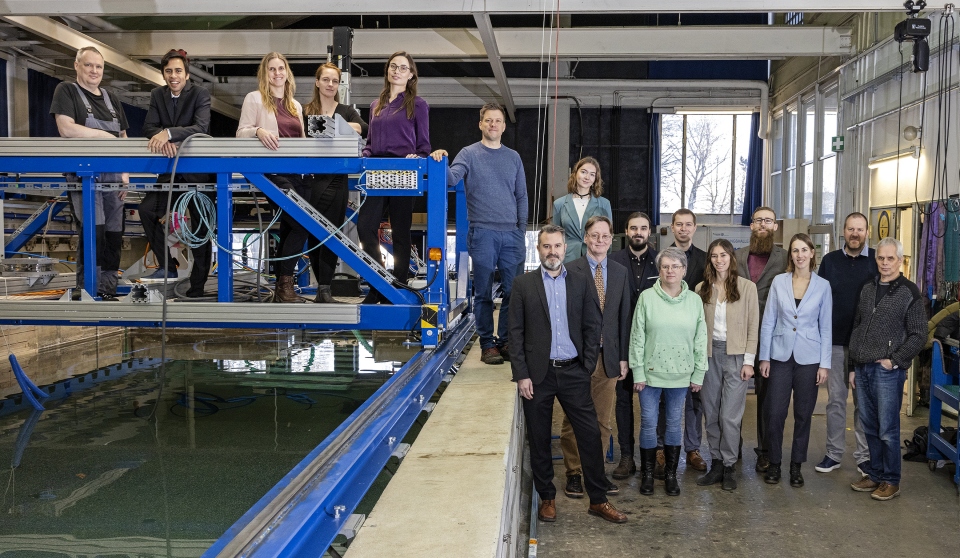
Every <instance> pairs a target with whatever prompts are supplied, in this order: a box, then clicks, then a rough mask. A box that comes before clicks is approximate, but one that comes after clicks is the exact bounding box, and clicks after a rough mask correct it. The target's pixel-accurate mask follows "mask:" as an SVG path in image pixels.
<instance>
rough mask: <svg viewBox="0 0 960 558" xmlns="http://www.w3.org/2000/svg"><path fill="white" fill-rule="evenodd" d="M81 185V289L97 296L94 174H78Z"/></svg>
mask: <svg viewBox="0 0 960 558" xmlns="http://www.w3.org/2000/svg"><path fill="white" fill-rule="evenodd" d="M79 176H80V180H81V184H82V186H83V190H82V191H81V192H82V195H83V209H82V210H81V213H82V214H83V215H82V216H81V218H80V220H81V224H80V229H81V232H80V234H81V235H83V253H82V254H79V256H80V257H81V258H83V260H82V261H83V289H84V290H85V291H87V293H89V294H90V296H97V291H98V289H99V285H97V265H98V264H99V262H98V261H97V190H96V187H97V186H96V180H95V178H96V175H94V174H79Z"/></svg>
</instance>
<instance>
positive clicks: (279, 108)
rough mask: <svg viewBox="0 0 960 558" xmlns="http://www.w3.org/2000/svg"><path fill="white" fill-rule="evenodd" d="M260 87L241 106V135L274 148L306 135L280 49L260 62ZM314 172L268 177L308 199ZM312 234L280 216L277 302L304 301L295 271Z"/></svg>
mask: <svg viewBox="0 0 960 558" xmlns="http://www.w3.org/2000/svg"><path fill="white" fill-rule="evenodd" d="M257 81H258V83H259V87H258V88H257V90H256V91H251V92H250V93H248V94H247V96H246V97H245V98H244V99H243V107H242V108H241V109H240V124H239V127H238V128H237V137H238V138H252V137H256V138H257V139H259V140H260V143H262V144H263V146H264V147H266V148H267V149H270V150H272V151H276V150H278V149H280V139H281V138H302V137H306V135H305V133H304V128H303V107H302V106H301V105H300V102H299V101H297V100H296V99H294V98H293V96H294V94H295V93H296V91H297V83H296V81H295V80H294V78H293V72H291V71H290V65H289V64H288V63H287V58H286V57H285V56H284V55H282V54H280V53H279V52H271V53H268V54H267V55H266V56H264V57H263V60H261V61H260V68H259V69H258V70H257ZM309 176H310V175H306V176H305V175H302V174H272V175H268V176H267V178H269V179H270V181H271V182H273V183H274V184H276V185H277V187H279V188H281V189H283V190H289V189H291V188H292V189H293V190H294V191H295V192H296V193H297V194H299V195H300V196H302V197H304V198H309V195H310V192H309V189H310V187H309V185H308V184H307V179H308V178H309ZM307 237H309V233H307V230H306V229H305V228H303V225H301V224H299V223H297V222H296V221H295V220H293V219H292V218H290V217H289V216H288V215H287V214H286V213H284V214H283V216H282V217H281V218H280V250H279V256H280V258H281V260H280V262H278V265H277V270H278V271H277V284H276V291H275V293H274V295H273V301H274V302H303V299H301V298H300V297H299V296H298V295H297V293H296V291H295V290H294V289H293V270H294V268H295V267H296V262H297V260H299V259H300V258H299V257H295V256H296V255H297V254H299V253H300V252H302V251H303V244H304V242H306V240H307Z"/></svg>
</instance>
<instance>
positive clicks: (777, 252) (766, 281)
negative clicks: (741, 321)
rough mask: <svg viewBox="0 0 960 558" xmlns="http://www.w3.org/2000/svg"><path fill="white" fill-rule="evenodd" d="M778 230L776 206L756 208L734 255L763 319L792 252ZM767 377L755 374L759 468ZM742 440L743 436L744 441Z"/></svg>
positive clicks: (763, 462) (760, 465)
mask: <svg viewBox="0 0 960 558" xmlns="http://www.w3.org/2000/svg"><path fill="white" fill-rule="evenodd" d="M776 230H777V214H776V213H775V212H774V211H773V209H771V208H769V207H765V206H761V207H758V208H757V209H755V210H754V212H753V219H752V221H751V222H750V245H749V246H744V247H743V248H739V249H737V251H736V252H734V256H735V257H736V259H737V269H739V270H740V276H741V277H746V278H747V279H750V280H751V281H753V282H754V283H756V285H757V299H758V300H759V302H760V319H761V320H762V319H763V310H764V308H766V305H767V294H768V293H769V292H770V283H771V282H772V281H773V278H774V277H776V276H777V275H780V274H781V273H784V272H785V271H786V270H787V261H788V259H789V255H788V254H787V251H786V250H784V249H783V248H781V247H779V246H776V245H774V243H773V233H775V232H776ZM766 384H767V382H766V378H764V377H763V376H761V375H760V374H757V375H756V376H755V377H754V378H753V385H754V391H755V392H756V394H757V447H756V448H755V449H754V451H756V452H757V466H756V470H757V472H763V471H766V470H767V466H768V465H769V464H770V461H769V459H767V447H766V445H765V443H764V433H765V432H766V428H765V426H766V425H765V424H764V423H765V421H764V420H763V404H764V401H766V397H767V389H766V388H767V385H766ZM742 443H743V440H742V439H741V444H742Z"/></svg>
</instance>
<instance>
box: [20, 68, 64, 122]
mask: <svg viewBox="0 0 960 558" xmlns="http://www.w3.org/2000/svg"><path fill="white" fill-rule="evenodd" d="M59 83H60V80H59V79H57V78H55V77H51V76H48V75H47V74H44V73H42V72H38V71H36V70H30V69H28V70H27V95H28V96H29V97H30V105H29V106H30V115H29V118H30V136H31V137H34V138H55V137H58V136H59V135H60V132H59V131H57V121H56V120H54V118H53V115H52V114H50V104H51V103H52V102H53V91H54V90H55V89H56V88H57V85H58V84H59Z"/></svg>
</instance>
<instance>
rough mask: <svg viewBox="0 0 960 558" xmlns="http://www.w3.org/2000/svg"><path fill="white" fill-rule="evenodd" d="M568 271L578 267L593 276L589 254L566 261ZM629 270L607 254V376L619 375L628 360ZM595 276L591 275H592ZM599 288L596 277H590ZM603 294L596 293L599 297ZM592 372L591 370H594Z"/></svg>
mask: <svg viewBox="0 0 960 558" xmlns="http://www.w3.org/2000/svg"><path fill="white" fill-rule="evenodd" d="M567 270H568V271H576V272H579V273H583V274H585V275H587V276H588V277H590V276H591V275H592V274H591V273H590V262H588V261H587V256H583V257H581V258H578V259H576V260H573V261H572V262H570V263H569V264H567ZM627 275H628V273H627V270H626V269H625V268H624V267H623V266H622V265H620V264H618V263H617V262H615V261H612V260H611V259H610V258H609V257H608V258H607V287H606V289H605V290H604V302H603V318H602V323H603V324H602V331H603V346H602V347H601V348H602V349H603V355H602V358H603V368H604V371H605V372H606V373H607V377H608V378H616V377H619V376H620V361H627V360H629V358H628V352H629V348H630V324H631V322H630V318H631V314H632V311H631V309H632V307H631V306H630V286H629V284H628V283H627ZM591 278H592V277H591ZM590 284H591V285H593V286H594V289H593V290H594V292H596V281H595V280H592V281H590ZM599 296H600V294H599V293H597V297H598V299H599ZM591 372H592V370H591Z"/></svg>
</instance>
